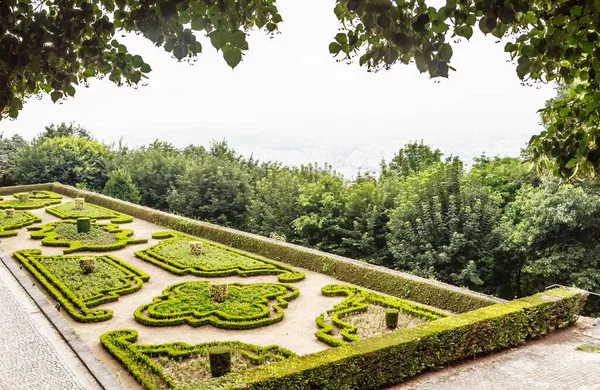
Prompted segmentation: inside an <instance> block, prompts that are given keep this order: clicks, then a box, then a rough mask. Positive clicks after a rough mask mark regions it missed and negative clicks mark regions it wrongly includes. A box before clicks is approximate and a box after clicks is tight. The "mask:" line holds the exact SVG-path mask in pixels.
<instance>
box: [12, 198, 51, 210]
mask: <svg viewBox="0 0 600 390" xmlns="http://www.w3.org/2000/svg"><path fill="white" fill-rule="evenodd" d="M0 199H2V198H0ZM15 201H16V203H7V202H15ZM60 202H61V201H60V199H29V201H28V202H26V203H20V202H19V200H18V199H4V200H2V201H0V209H15V210H34V209H41V208H42V207H46V206H50V205H53V204H58V203H60Z"/></svg>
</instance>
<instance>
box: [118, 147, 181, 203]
mask: <svg viewBox="0 0 600 390" xmlns="http://www.w3.org/2000/svg"><path fill="white" fill-rule="evenodd" d="M188 161H189V160H188V158H186V157H184V156H183V155H182V153H181V152H180V151H179V150H178V149H177V148H176V147H174V146H173V145H172V144H169V143H166V142H160V141H154V142H153V143H151V144H149V145H148V146H143V147H141V148H139V149H135V150H132V151H130V152H129V153H128V154H127V155H126V157H125V167H126V169H127V171H128V172H129V173H130V174H131V179H132V180H133V182H134V184H135V186H136V187H137V188H138V190H139V192H140V197H141V199H140V203H141V204H142V205H144V206H149V207H153V208H157V209H159V210H167V209H168V208H169V205H168V202H167V196H168V195H169V191H170V190H171V187H172V186H173V185H174V184H175V182H176V181H177V179H178V178H179V177H180V176H181V174H182V172H183V171H184V170H185V166H186V164H187V162H188Z"/></svg>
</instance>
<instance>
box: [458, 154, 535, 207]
mask: <svg viewBox="0 0 600 390" xmlns="http://www.w3.org/2000/svg"><path fill="white" fill-rule="evenodd" d="M466 180H469V181H472V182H476V183H479V184H480V185H484V186H487V187H489V188H490V189H491V190H492V191H494V192H496V193H497V194H499V195H500V196H501V197H502V205H503V206H504V205H506V204H508V203H511V202H513V201H514V200H515V197H516V196H517V191H518V190H519V189H520V188H521V187H522V186H523V185H524V184H532V185H538V184H539V178H538V175H537V174H536V172H534V171H533V170H531V169H530V167H529V166H528V164H526V163H524V162H523V160H521V159H520V158H515V157H494V158H490V157H486V156H481V157H478V158H475V164H474V165H473V167H472V168H471V170H470V171H469V173H468V174H467V177H466Z"/></svg>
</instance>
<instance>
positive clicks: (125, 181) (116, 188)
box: [102, 168, 141, 203]
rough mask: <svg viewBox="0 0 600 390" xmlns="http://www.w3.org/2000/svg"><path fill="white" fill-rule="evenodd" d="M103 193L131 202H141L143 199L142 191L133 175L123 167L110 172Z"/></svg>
mask: <svg viewBox="0 0 600 390" xmlns="http://www.w3.org/2000/svg"><path fill="white" fill-rule="evenodd" d="M102 193H103V194H104V195H108V196H112V197H113V198H117V199H121V200H125V201H127V202H131V203H139V202H140V199H141V197H140V192H139V191H138V189H137V187H136V186H135V184H133V181H132V180H131V175H129V172H127V171H126V170H124V169H122V168H119V169H117V170H115V171H112V172H111V173H109V175H108V181H107V182H106V184H105V185H104V189H103V190H102Z"/></svg>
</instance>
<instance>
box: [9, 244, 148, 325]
mask: <svg viewBox="0 0 600 390" xmlns="http://www.w3.org/2000/svg"><path fill="white" fill-rule="evenodd" d="M13 256H15V258H16V259H17V260H18V261H19V262H20V263H21V264H23V265H24V266H25V268H26V269H27V270H28V271H29V272H31V274H32V275H33V276H34V277H35V278H36V279H37V281H38V282H40V283H41V284H42V285H43V286H44V288H45V289H46V290H47V291H48V292H49V293H50V295H52V297H53V298H54V299H56V300H57V301H58V302H59V303H60V304H61V307H62V308H64V309H65V310H66V311H67V313H69V315H70V316H71V317H73V319H75V320H76V321H79V322H101V321H106V320H109V319H111V318H112V316H113V312H112V310H109V309H97V310H92V309H90V308H91V307H93V306H98V305H101V304H103V303H108V302H114V301H116V300H118V299H119V297H120V296H121V295H126V294H131V293H134V292H136V291H138V290H140V289H141V288H142V284H143V283H144V282H147V281H148V280H150V276H148V275H147V274H146V273H144V272H143V271H141V270H139V269H137V268H135V267H133V266H131V265H129V264H127V263H125V262H124V261H122V260H120V259H118V258H117V257H115V256H112V255H102V256H99V257H98V258H100V259H102V260H103V261H106V262H107V263H109V264H110V265H111V266H113V267H117V268H118V269H120V270H121V271H123V272H124V273H125V274H127V277H128V278H129V281H130V283H129V284H127V285H126V286H120V287H117V288H113V289H105V290H101V291H98V293H97V294H95V295H94V296H92V297H89V298H87V299H80V298H79V297H77V295H75V294H74V293H73V292H72V291H71V290H70V289H69V288H68V287H67V286H66V285H65V284H64V283H63V282H62V281H60V280H59V279H58V278H57V277H56V276H55V275H54V274H52V273H51V272H50V271H49V270H48V269H47V268H46V267H44V266H43V265H42V264H41V263H40V262H39V261H37V259H38V258H40V257H58V258H61V257H63V256H42V251H41V250H39V249H26V250H21V251H17V252H14V253H13ZM71 257H74V258H81V257H85V256H71ZM131 282H133V284H132V283H131Z"/></svg>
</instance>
